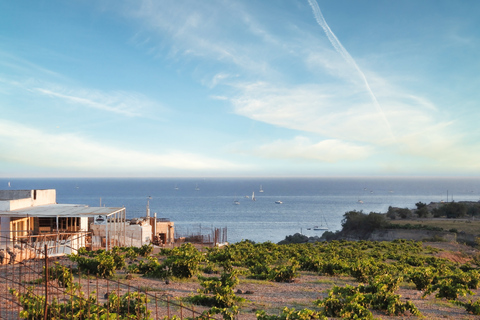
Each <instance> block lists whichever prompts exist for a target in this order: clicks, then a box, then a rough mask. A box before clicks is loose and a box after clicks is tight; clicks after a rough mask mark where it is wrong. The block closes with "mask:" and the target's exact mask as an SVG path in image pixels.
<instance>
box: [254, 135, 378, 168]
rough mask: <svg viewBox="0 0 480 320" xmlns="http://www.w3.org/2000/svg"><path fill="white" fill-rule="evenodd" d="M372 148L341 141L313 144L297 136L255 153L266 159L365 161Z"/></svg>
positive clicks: (276, 142) (259, 148)
mask: <svg viewBox="0 0 480 320" xmlns="http://www.w3.org/2000/svg"><path fill="white" fill-rule="evenodd" d="M372 151H373V150H372V148H371V147H368V146H359V145H354V144H351V143H347V142H344V141H340V140H334V139H329V140H323V141H320V142H316V143H314V142H312V141H311V140H310V139H309V138H306V137H302V136H297V137H295V138H294V139H292V140H276V141H274V142H272V143H270V144H264V145H262V146H259V147H257V148H255V150H254V153H255V154H257V155H259V156H261V157H264V158H277V159H278V158H280V159H297V160H298V159H303V160H315V161H321V162H330V163H334V162H339V161H343V160H348V161H352V160H363V159H365V158H367V157H368V156H369V155H370V154H371V153H372Z"/></svg>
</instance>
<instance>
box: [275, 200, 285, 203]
mask: <svg viewBox="0 0 480 320" xmlns="http://www.w3.org/2000/svg"><path fill="white" fill-rule="evenodd" d="M275 203H276V204H282V203H283V202H282V201H280V200H277V201H275Z"/></svg>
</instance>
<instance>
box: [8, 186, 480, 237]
mask: <svg viewBox="0 0 480 320" xmlns="http://www.w3.org/2000/svg"><path fill="white" fill-rule="evenodd" d="M9 181H10V183H11V189H56V190H57V202H58V203H75V204H86V205H89V206H99V205H100V202H101V205H102V206H103V205H105V206H107V207H122V206H125V207H126V209H127V216H128V217H129V218H133V217H140V216H145V212H146V205H147V198H148V197H151V199H150V200H149V202H150V209H151V212H152V215H153V212H157V217H159V218H160V217H162V218H170V220H172V221H174V222H175V227H176V230H177V231H178V232H180V233H182V234H185V233H187V232H199V231H200V230H202V231H205V230H206V229H208V228H211V227H218V228H223V227H227V229H228V241H229V242H238V241H241V240H242V239H250V240H253V241H256V242H264V241H272V242H278V241H280V240H283V239H284V238H285V236H287V235H291V234H294V233H296V232H300V233H303V234H305V235H307V236H313V235H321V234H322V231H314V230H307V229H308V228H312V227H313V226H316V225H321V224H322V223H323V224H324V225H325V221H326V223H327V224H328V227H329V228H330V230H331V231H335V230H339V229H340V228H341V220H342V216H343V214H344V213H345V212H347V211H350V210H363V211H364V212H367V213H368V212H371V211H374V212H386V211H387V209H388V207H389V206H396V207H402V208H405V207H407V208H414V207H415V203H417V202H419V201H421V202H425V203H429V202H432V201H441V200H444V201H447V194H448V200H449V201H451V200H452V199H453V200H455V201H462V200H469V201H479V200H480V179H479V178H475V179H474V178H423V179H420V178H415V179H413V178H363V179H361V178H311V179H296V178H285V179H280V178H278V179H271V178H268V179H267V178H258V179H257V178H255V179H254V178H248V179H246V178H245V179H238V178H235V179H219V178H209V179H154V178H152V179H70V178H69V179H0V186H1V187H0V188H1V189H7V188H8V182H9ZM260 185H262V188H263V190H264V192H263V193H260V192H259V189H260ZM196 186H198V189H199V190H195V189H196ZM175 187H177V188H178V190H177V189H176V188H175ZM253 192H255V197H256V201H252V200H251V196H252V193H253ZM245 196H248V197H249V198H246V197H245ZM235 199H237V200H238V201H239V202H240V204H239V205H234V204H233V201H234V200H235ZM277 200H280V201H282V202H283V203H282V204H275V201H277ZM359 200H361V201H362V202H363V203H360V202H359Z"/></svg>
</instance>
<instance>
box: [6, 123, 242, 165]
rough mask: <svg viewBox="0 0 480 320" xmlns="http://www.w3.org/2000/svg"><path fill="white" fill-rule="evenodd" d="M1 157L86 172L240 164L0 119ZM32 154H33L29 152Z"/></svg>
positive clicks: (21, 162) (29, 163) (13, 160)
mask: <svg viewBox="0 0 480 320" xmlns="http://www.w3.org/2000/svg"><path fill="white" fill-rule="evenodd" d="M0 145H1V146H2V152H1V154H0V160H1V161H3V162H6V163H19V164H27V165H30V166H34V167H44V168H72V169H79V170H83V171H85V172H89V171H90V172H101V171H102V170H106V171H115V172H122V170H123V171H125V172H129V173H145V172H151V173H157V174H158V173H159V172H161V170H163V169H181V170H188V171H194V170H197V171H198V170H211V171H215V170H229V169H240V168H242V167H243V166H241V165H237V164H234V163H231V162H228V161H224V160H219V159H215V158H211V157H208V156H203V155H199V154H193V153H189V152H183V151H179V150H171V151H165V152H164V153H147V152H140V151H136V150H133V149H130V150H129V149H125V148H122V147H121V146H117V147H115V146H111V145H105V144H101V143H99V142H93V141H90V140H88V139H86V138H83V137H81V136H78V135H74V134H52V133H45V132H42V131H40V130H37V129H34V128H30V127H26V126H24V125H21V124H19V123H15V122H10V121H5V120H1V119H0ZM32 155H34V156H32Z"/></svg>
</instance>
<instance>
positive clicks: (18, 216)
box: [0, 189, 126, 254]
mask: <svg viewBox="0 0 480 320" xmlns="http://www.w3.org/2000/svg"><path fill="white" fill-rule="evenodd" d="M89 220H90V221H100V222H99V223H104V224H106V233H105V236H104V237H105V239H101V238H100V239H98V240H100V241H101V240H103V241H104V242H105V244H106V245H107V249H108V244H109V243H110V241H109V237H114V238H115V239H116V241H117V243H118V244H121V243H119V242H122V240H123V244H122V245H124V243H125V227H124V226H125V225H126V211H125V208H109V207H89V206H86V205H76V204H57V202H56V191H55V190H54V189H46V190H0V249H1V248H6V247H7V246H14V245H17V246H21V247H27V246H31V247H32V246H36V247H37V248H38V247H39V246H40V245H48V246H49V247H51V248H52V254H62V253H70V252H71V250H72V249H74V250H75V249H78V248H80V247H88V246H90V245H94V246H95V245H97V246H101V244H102V243H101V242H100V243H98V244H95V243H92V240H94V239H93V237H90V236H89V235H88V234H87V232H88V231H89V230H88V228H89V225H88V223H89ZM107 222H116V223H114V225H115V226H114V227H113V228H109V226H108V225H109V224H110V223H107ZM117 226H118V227H117ZM122 226H123V227H122ZM59 246H63V252H60V251H58V249H53V248H58V247H59ZM49 250H50V249H49ZM49 254H50V252H49Z"/></svg>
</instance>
